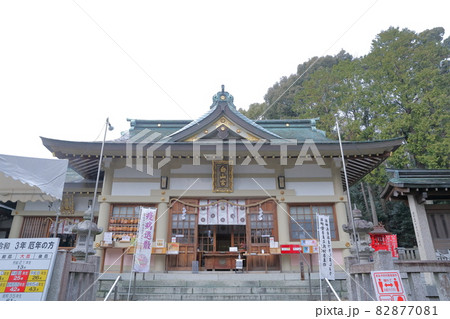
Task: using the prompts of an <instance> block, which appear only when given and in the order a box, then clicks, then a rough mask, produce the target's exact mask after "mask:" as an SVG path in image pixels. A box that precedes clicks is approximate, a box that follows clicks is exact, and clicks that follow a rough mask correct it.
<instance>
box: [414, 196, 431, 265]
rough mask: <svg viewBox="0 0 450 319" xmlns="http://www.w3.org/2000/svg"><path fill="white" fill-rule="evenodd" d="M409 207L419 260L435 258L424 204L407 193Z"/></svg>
mask: <svg viewBox="0 0 450 319" xmlns="http://www.w3.org/2000/svg"><path fill="white" fill-rule="evenodd" d="M408 204H409V209H410V210H411V217H412V220H413V224H414V231H415V233H416V240H417V246H418V248H419V254H420V259H421V260H436V252H435V250H434V245H433V240H432V237H431V231H430V226H429V225H428V219H427V213H426V211H425V206H424V205H423V204H419V203H418V202H417V200H416V198H415V197H414V195H408Z"/></svg>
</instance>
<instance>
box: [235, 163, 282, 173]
mask: <svg viewBox="0 0 450 319" xmlns="http://www.w3.org/2000/svg"><path fill="white" fill-rule="evenodd" d="M233 172H234V174H235V175H238V174H275V170H274V169H269V168H265V167H264V166H262V165H245V166H244V165H235V166H233Z"/></svg>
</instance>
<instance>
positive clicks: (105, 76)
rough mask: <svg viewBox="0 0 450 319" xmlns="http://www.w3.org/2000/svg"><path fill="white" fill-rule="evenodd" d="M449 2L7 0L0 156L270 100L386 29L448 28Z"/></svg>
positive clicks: (1, 51) (1, 42)
mask: <svg viewBox="0 0 450 319" xmlns="http://www.w3.org/2000/svg"><path fill="white" fill-rule="evenodd" d="M449 9H450V2H449V1H448V0H440V1H437V0H427V1H423V0H421V1H411V0H409V1H402V0H397V1H392V0H378V1H375V0H371V1H366V0H357V1H344V0H341V1H336V0H330V1H325V0H324V1H299V0H297V1H261V0H259V1H248V0H246V1H243V0H239V1H223V0H222V1H213V0H208V1H196V0H191V1H111V0H105V1H96V0H76V1H72V0H54V1H48V0H40V1H35V0H34V1H20V0H14V1H1V2H0V105H1V118H2V121H1V126H0V146H1V148H0V153H3V154H11V155H21V156H32V157H47V158H50V157H51V154H50V152H49V151H48V150H47V149H46V148H45V147H44V146H43V145H42V143H41V140H40V138H39V136H44V137H49V138H55V139H64V140H73V141H93V140H101V139H102V136H103V135H102V134H100V133H101V131H102V129H103V128H104V123H105V120H106V118H107V117H109V118H110V121H111V123H112V124H113V125H114V127H115V130H114V131H112V132H108V136H107V139H113V138H117V137H119V136H120V132H122V131H125V130H127V129H128V128H129V122H128V121H127V118H131V119H136V118H138V119H196V118H198V117H199V116H201V115H202V114H203V113H205V112H206V111H207V110H209V106H210V105H211V102H212V100H211V98H212V96H213V95H214V94H215V93H216V92H218V91H219V90H220V86H221V85H222V84H224V85H225V89H226V90H227V91H228V92H230V93H231V94H232V95H233V96H234V102H235V105H236V106H237V107H238V108H239V107H242V108H245V109H246V108H248V106H249V105H250V104H251V103H254V102H263V97H264V94H265V93H266V92H267V89H268V88H269V87H271V86H272V85H273V84H274V83H275V82H277V81H278V80H279V79H280V77H282V76H289V75H290V74H293V73H295V72H296V68H297V65H298V64H300V63H303V62H305V61H307V60H309V59H310V58H312V57H314V56H323V55H327V54H330V55H334V54H336V53H338V52H339V51H340V50H341V49H344V50H346V51H347V52H349V53H350V54H352V55H353V56H362V55H365V54H367V53H368V52H369V50H370V46H371V41H372V40H373V39H374V37H375V35H376V34H378V33H379V32H380V31H382V30H386V29H387V28H389V27H390V26H395V27H400V28H409V29H411V30H414V31H417V32H420V31H423V30H425V29H430V28H434V27H444V28H445V29H446V31H447V32H446V37H448V36H449V34H450V10H449Z"/></svg>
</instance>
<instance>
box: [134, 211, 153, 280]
mask: <svg viewBox="0 0 450 319" xmlns="http://www.w3.org/2000/svg"><path fill="white" fill-rule="evenodd" d="M140 216H141V218H140V220H139V227H138V235H137V238H136V252H135V253H134V263H133V271H135V272H149V271H150V260H151V256H152V240H153V231H154V229H155V220H156V208H151V207H141V214H140Z"/></svg>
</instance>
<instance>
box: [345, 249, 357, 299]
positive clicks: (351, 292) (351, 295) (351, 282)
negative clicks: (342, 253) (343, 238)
mask: <svg viewBox="0 0 450 319" xmlns="http://www.w3.org/2000/svg"><path fill="white" fill-rule="evenodd" d="M344 263H345V271H346V273H347V276H348V277H347V280H346V281H347V294H348V300H350V301H356V300H358V297H357V289H358V287H357V285H356V278H355V275H352V274H351V272H350V268H351V266H352V265H354V264H357V263H358V259H357V258H356V257H354V256H349V257H344Z"/></svg>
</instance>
